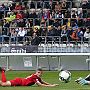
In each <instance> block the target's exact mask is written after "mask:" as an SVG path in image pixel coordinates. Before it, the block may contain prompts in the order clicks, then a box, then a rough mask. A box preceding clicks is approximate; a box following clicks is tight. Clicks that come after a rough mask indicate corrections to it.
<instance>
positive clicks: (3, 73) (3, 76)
mask: <svg viewBox="0 0 90 90" xmlns="http://www.w3.org/2000/svg"><path fill="white" fill-rule="evenodd" d="M1 80H2V82H6V75H5V71H2V72H1Z"/></svg>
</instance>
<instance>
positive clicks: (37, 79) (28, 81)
mask: <svg viewBox="0 0 90 90" xmlns="http://www.w3.org/2000/svg"><path fill="white" fill-rule="evenodd" d="M0 71H1V81H0V86H31V85H34V84H37V85H38V86H45V87H54V86H57V85H58V84H49V83H47V82H45V81H43V80H42V79H41V76H42V74H43V71H42V69H40V68H39V69H37V71H36V72H35V73H34V74H32V75H31V76H28V77H26V78H15V79H13V80H10V81H6V76H5V70H4V69H2V68H1V67H0Z"/></svg>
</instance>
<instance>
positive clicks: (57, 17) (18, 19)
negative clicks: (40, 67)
mask: <svg viewBox="0 0 90 90" xmlns="http://www.w3.org/2000/svg"><path fill="white" fill-rule="evenodd" d="M41 36H42V37H47V41H52V39H53V38H52V37H56V38H54V41H58V38H57V37H60V40H61V41H62V42H63V41H67V42H71V41H75V42H77V41H84V42H89V40H90V1H89V0H9V1H6V2H3V1H0V42H2V41H5V42H9V41H11V42H15V41H17V37H18V41H23V39H25V41H27V42H28V44H29V41H30V40H31V39H30V38H29V37H32V40H31V44H32V45H39V43H40V42H42V41H43V42H45V39H43V38H42V37H41ZM3 37H4V38H3ZM24 37H25V38H24Z"/></svg>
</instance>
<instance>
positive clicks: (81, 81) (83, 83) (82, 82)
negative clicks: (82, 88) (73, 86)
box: [79, 79, 89, 85]
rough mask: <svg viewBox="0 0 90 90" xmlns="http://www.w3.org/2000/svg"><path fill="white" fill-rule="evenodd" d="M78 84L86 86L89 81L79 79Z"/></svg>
mask: <svg viewBox="0 0 90 90" xmlns="http://www.w3.org/2000/svg"><path fill="white" fill-rule="evenodd" d="M79 83H80V84H81V85H88V84H89V81H87V80H85V79H81V80H80V81H79Z"/></svg>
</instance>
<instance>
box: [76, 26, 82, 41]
mask: <svg viewBox="0 0 90 90" xmlns="http://www.w3.org/2000/svg"><path fill="white" fill-rule="evenodd" d="M77 37H78V38H79V40H80V41H83V31H82V30H81V28H78V31H77Z"/></svg>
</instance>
